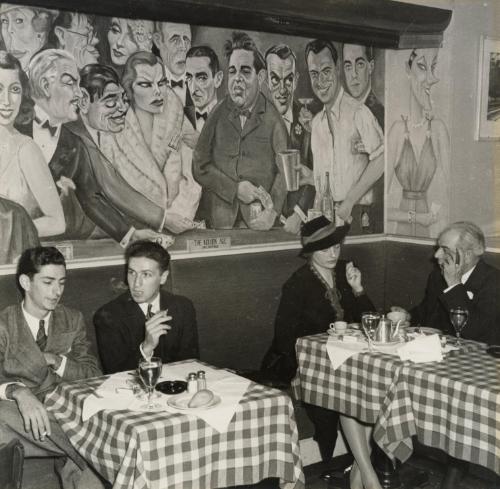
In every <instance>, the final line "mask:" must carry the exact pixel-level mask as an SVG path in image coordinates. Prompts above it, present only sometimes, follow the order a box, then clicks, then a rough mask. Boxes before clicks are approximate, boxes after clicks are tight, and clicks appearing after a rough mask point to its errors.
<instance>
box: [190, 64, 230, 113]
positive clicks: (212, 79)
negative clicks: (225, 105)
mask: <svg viewBox="0 0 500 489" xmlns="http://www.w3.org/2000/svg"><path fill="white" fill-rule="evenodd" d="M209 63H210V58H209V57H208V56H192V57H189V58H187V59H186V82H187V84H188V87H189V92H190V93H191V97H192V98H193V103H194V105H195V107H196V108H197V109H199V110H203V109H204V108H205V107H206V106H207V105H208V104H209V103H210V102H212V100H214V99H215V98H216V96H217V88H219V87H220V84H221V83H222V71H219V72H217V73H216V74H215V75H213V74H212V70H211V69H210V66H209Z"/></svg>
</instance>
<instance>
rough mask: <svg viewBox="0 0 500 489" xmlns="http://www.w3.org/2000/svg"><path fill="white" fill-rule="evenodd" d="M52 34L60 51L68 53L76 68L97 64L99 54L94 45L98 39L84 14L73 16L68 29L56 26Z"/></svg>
mask: <svg viewBox="0 0 500 489" xmlns="http://www.w3.org/2000/svg"><path fill="white" fill-rule="evenodd" d="M54 32H55V34H56V36H57V38H58V39H59V44H60V46H61V49H64V50H66V51H68V52H69V53H71V54H72V55H73V56H74V57H75V59H76V64H77V65H78V68H83V67H84V66H85V65H88V64H90V63H97V61H98V59H99V52H98V51H97V49H96V45H97V43H98V42H99V39H98V37H97V36H96V35H95V33H94V27H93V26H92V24H91V23H90V21H89V18H88V17H87V16H86V15H85V14H76V13H75V14H73V18H72V21H71V26H70V27H69V28H68V29H66V28H65V27H61V26H57V27H55V29H54Z"/></svg>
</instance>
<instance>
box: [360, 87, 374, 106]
mask: <svg viewBox="0 0 500 489" xmlns="http://www.w3.org/2000/svg"><path fill="white" fill-rule="evenodd" d="M371 91H372V83H371V81H370V82H369V83H368V90H367V91H366V93H365V96H364V97H363V98H362V99H361V103H363V104H364V103H366V99H367V98H368V95H370V92H371Z"/></svg>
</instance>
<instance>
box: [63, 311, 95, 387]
mask: <svg viewBox="0 0 500 489" xmlns="http://www.w3.org/2000/svg"><path fill="white" fill-rule="evenodd" d="M74 326H75V336H74V338H73V343H72V345H71V351H70V352H69V353H67V354H66V358H67V362H66V368H65V369H64V372H63V376H62V379H63V380H66V381H71V380H78V379H86V378H88V377H96V376H98V375H101V371H100V370H99V368H98V366H97V359H96V358H95V357H94V356H93V355H91V354H90V353H89V341H88V340H87V328H86V326H85V321H84V319H83V315H82V313H81V312H78V313H77V314H76V316H75V318H74Z"/></svg>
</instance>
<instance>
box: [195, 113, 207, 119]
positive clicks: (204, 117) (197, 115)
mask: <svg viewBox="0 0 500 489" xmlns="http://www.w3.org/2000/svg"><path fill="white" fill-rule="evenodd" d="M207 117H208V114H207V113H206V112H203V113H201V112H198V111H196V120H198V119H203V120H204V121H206V120H207Z"/></svg>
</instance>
